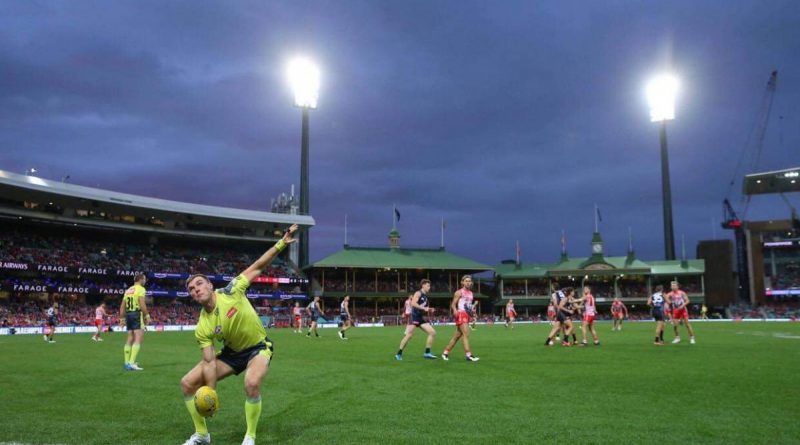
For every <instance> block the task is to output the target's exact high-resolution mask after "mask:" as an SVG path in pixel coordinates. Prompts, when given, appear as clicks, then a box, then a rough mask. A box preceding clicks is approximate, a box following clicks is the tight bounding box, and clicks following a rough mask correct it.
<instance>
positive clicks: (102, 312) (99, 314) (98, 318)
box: [92, 301, 108, 341]
mask: <svg viewBox="0 0 800 445" xmlns="http://www.w3.org/2000/svg"><path fill="white" fill-rule="evenodd" d="M107 316H108V314H107V313H106V302H105V301H104V302H102V303H100V306H97V307H96V308H95V310H94V326H95V327H96V328H97V332H95V333H94V335H92V340H93V341H103V339H102V338H100V333H102V332H103V321H104V320H105V319H106V317H107Z"/></svg>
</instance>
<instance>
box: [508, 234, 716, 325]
mask: <svg viewBox="0 0 800 445" xmlns="http://www.w3.org/2000/svg"><path fill="white" fill-rule="evenodd" d="M592 252H593V253H592V255H591V256H589V257H578V258H570V257H569V255H568V254H567V253H566V251H565V252H563V253H562V255H561V258H560V260H559V261H558V262H556V263H551V264H521V263H520V264H518V263H516V262H513V261H508V262H504V263H503V264H500V265H498V266H496V268H495V270H496V278H497V282H498V286H499V290H500V297H501V299H500V300H499V301H498V302H497V305H505V303H506V301H507V300H508V299H510V298H512V299H514V302H515V304H516V305H517V306H520V307H525V309H524V311H525V312H522V313H525V314H527V313H529V308H528V307H530V308H532V309H533V310H534V311H535V312H537V313H541V312H542V310H543V309H542V307H543V306H547V304H548V303H549V301H550V294H551V292H552V288H551V283H552V282H557V283H559V284H560V285H561V287H567V286H570V287H574V288H576V290H577V292H578V294H580V293H581V292H582V289H583V286H584V285H589V286H591V287H592V294H593V295H594V296H595V300H596V301H597V304H598V307H600V308H604V307H608V306H609V305H610V304H611V301H612V300H613V299H614V298H620V299H622V301H623V302H625V303H626V304H628V305H631V306H635V305H636V304H638V305H639V307H640V308H641V307H642V306H644V303H645V302H646V301H647V298H648V297H649V296H650V295H651V294H652V293H653V288H654V287H655V286H656V284H664V285H665V286H668V285H669V282H670V281H673V280H675V281H678V282H680V283H681V287H682V288H683V290H684V291H686V293H687V294H688V295H689V297H690V298H691V300H692V304H701V303H703V302H704V301H705V280H704V274H705V261H704V260H702V259H700V260H682V261H681V260H677V261H647V262H645V261H642V260H640V259H638V258H636V253H635V252H634V251H633V249H630V250H629V252H628V255H626V256H620V257H606V256H604V254H603V240H602V237H601V236H600V234H599V233H594V236H593V237H592Z"/></svg>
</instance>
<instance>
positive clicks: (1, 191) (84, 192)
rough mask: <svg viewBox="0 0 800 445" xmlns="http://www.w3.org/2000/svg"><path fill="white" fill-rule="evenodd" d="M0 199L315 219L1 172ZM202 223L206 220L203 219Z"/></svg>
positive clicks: (247, 218) (282, 220)
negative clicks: (181, 200)
mask: <svg viewBox="0 0 800 445" xmlns="http://www.w3.org/2000/svg"><path fill="white" fill-rule="evenodd" d="M0 195H2V196H7V197H10V198H18V199H30V197H32V196H35V197H39V198H44V197H45V196H44V195H48V196H49V197H50V198H48V199H50V200H51V201H53V200H56V198H58V197H61V198H65V199H67V200H70V201H74V200H86V201H90V202H96V203H98V205H103V204H107V205H112V206H113V207H117V208H120V207H121V208H129V209H131V210H133V209H138V210H139V211H140V212H141V211H148V212H159V213H160V212H168V213H176V214H181V215H192V216H198V217H201V218H202V217H206V218H211V219H223V220H234V221H241V222H247V223H259V222H260V223H263V222H268V223H274V224H281V225H282V224H287V225H288V224H299V225H301V226H313V225H314V224H315V222H314V218H312V217H311V216H308V215H291V214H284V213H272V212H259V211H255V210H244V209H234V208H230V207H216V206H209V205H202V204H193V203H188V202H180V201H170V200H168V199H159V198H150V197H147V196H139V195H131V194H128V193H119V192H114V191H111V190H103V189H98V188H93V187H84V186H81V185H75V184H69V183H64V182H58V181H51V180H48V179H43V178H39V177H36V176H26V175H19V174H16V173H11V172H8V171H4V170H0ZM203 219H205V218H203Z"/></svg>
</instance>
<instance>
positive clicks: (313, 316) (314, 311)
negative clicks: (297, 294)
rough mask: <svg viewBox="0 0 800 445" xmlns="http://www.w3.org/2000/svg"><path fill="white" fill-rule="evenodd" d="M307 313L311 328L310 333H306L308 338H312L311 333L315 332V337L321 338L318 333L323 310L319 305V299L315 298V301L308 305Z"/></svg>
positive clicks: (309, 328)
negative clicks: (318, 323)
mask: <svg viewBox="0 0 800 445" xmlns="http://www.w3.org/2000/svg"><path fill="white" fill-rule="evenodd" d="M306 313H307V314H308V318H309V323H308V324H309V326H308V332H306V337H311V331H314V335H316V336H317V337H319V332H318V331H317V319H318V318H319V316H320V314H321V313H322V308H321V307H320V305H319V297H314V301H312V302H311V303H309V304H308V306H307V307H306Z"/></svg>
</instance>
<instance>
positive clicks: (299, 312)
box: [292, 301, 303, 334]
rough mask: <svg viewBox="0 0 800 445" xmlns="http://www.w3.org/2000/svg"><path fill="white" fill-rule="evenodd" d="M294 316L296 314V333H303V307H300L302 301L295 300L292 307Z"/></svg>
mask: <svg viewBox="0 0 800 445" xmlns="http://www.w3.org/2000/svg"><path fill="white" fill-rule="evenodd" d="M292 316H294V328H295V329H294V332H295V333H296V334H302V333H303V309H301V308H300V302H299V301H295V302H294V307H293V308H292Z"/></svg>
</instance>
